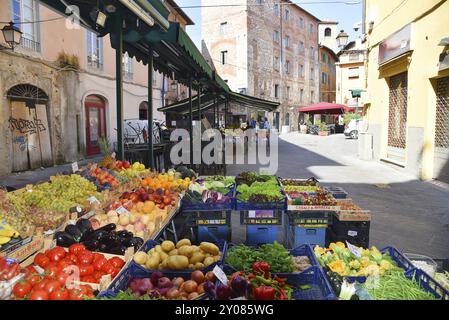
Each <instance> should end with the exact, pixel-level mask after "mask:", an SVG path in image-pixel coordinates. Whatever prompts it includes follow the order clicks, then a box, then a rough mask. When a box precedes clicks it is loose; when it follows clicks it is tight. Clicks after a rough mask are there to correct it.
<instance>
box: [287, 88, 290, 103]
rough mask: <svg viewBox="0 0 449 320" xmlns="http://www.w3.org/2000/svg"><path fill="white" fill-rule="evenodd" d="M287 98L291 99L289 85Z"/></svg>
mask: <svg viewBox="0 0 449 320" xmlns="http://www.w3.org/2000/svg"><path fill="white" fill-rule="evenodd" d="M287 99H289V100H290V87H287Z"/></svg>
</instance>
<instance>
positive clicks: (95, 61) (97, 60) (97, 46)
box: [87, 31, 103, 69]
mask: <svg viewBox="0 0 449 320" xmlns="http://www.w3.org/2000/svg"><path fill="white" fill-rule="evenodd" d="M87 65H88V66H89V67H91V68H95V69H103V39H102V38H99V37H98V36H97V35H96V34H95V33H93V32H90V31H87Z"/></svg>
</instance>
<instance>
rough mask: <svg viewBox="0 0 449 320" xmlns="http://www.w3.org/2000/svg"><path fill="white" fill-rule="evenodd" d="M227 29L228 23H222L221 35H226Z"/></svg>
mask: <svg viewBox="0 0 449 320" xmlns="http://www.w3.org/2000/svg"><path fill="white" fill-rule="evenodd" d="M227 28H228V23H227V22H226V21H225V22H222V23H220V34H221V35H224V34H226V31H227Z"/></svg>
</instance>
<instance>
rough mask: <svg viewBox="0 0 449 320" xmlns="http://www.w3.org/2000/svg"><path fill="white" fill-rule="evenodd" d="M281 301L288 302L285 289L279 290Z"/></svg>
mask: <svg viewBox="0 0 449 320" xmlns="http://www.w3.org/2000/svg"><path fill="white" fill-rule="evenodd" d="M279 300H288V296H287V293H286V292H285V290H284V289H280V290H279Z"/></svg>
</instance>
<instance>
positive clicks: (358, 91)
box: [351, 89, 365, 98]
mask: <svg viewBox="0 0 449 320" xmlns="http://www.w3.org/2000/svg"><path fill="white" fill-rule="evenodd" d="M362 92H365V90H362V89H354V90H351V93H352V97H353V98H361V97H362Z"/></svg>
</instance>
